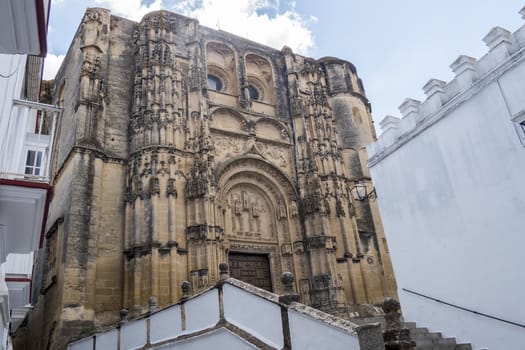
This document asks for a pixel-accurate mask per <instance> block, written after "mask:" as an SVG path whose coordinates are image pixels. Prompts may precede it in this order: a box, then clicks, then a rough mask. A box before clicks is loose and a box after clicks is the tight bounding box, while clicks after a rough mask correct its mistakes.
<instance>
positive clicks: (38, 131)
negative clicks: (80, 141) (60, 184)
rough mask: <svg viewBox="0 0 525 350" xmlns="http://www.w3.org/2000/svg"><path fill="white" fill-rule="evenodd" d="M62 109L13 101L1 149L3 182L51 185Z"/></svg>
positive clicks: (0, 162) (0, 160) (0, 172)
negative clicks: (51, 162)
mask: <svg viewBox="0 0 525 350" xmlns="http://www.w3.org/2000/svg"><path fill="white" fill-rule="evenodd" d="M61 111H62V109H61V108H58V107H55V106H51V105H46V104H42V103H37V102H30V101H22V100H16V99H15V100H13V108H12V111H11V115H10V116H9V120H8V121H7V123H6V124H7V132H4V133H5V137H3V140H2V144H1V148H0V151H1V152H0V157H1V158H0V178H2V179H10V180H24V181H34V182H43V183H49V164H50V163H49V161H50V152H51V145H52V144H53V135H54V131H55V126H56V123H57V120H58V116H59V115H60V113H61Z"/></svg>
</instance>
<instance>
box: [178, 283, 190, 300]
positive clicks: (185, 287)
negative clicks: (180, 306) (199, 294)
mask: <svg viewBox="0 0 525 350" xmlns="http://www.w3.org/2000/svg"><path fill="white" fill-rule="evenodd" d="M180 288H181V289H182V298H181V300H184V299H188V298H189V296H190V282H188V281H183V282H182V283H181V284H180Z"/></svg>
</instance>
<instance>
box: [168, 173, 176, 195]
mask: <svg viewBox="0 0 525 350" xmlns="http://www.w3.org/2000/svg"><path fill="white" fill-rule="evenodd" d="M166 195H167V196H168V197H169V196H175V198H177V189H176V188H175V179H173V178H169V179H168V188H167V190H166Z"/></svg>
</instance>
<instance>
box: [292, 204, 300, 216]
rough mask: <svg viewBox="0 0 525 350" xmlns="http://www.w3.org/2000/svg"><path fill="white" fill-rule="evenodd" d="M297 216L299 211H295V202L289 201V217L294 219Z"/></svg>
mask: <svg viewBox="0 0 525 350" xmlns="http://www.w3.org/2000/svg"><path fill="white" fill-rule="evenodd" d="M298 214H299V210H298V209H297V202H296V201H291V202H290V216H292V217H294V216H297V215H298Z"/></svg>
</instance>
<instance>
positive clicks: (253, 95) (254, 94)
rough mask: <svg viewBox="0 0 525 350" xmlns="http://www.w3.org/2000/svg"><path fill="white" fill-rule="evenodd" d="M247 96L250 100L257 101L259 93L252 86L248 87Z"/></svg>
mask: <svg viewBox="0 0 525 350" xmlns="http://www.w3.org/2000/svg"><path fill="white" fill-rule="evenodd" d="M248 94H249V95H250V100H258V99H259V91H258V90H257V89H256V88H255V87H253V85H248Z"/></svg>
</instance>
